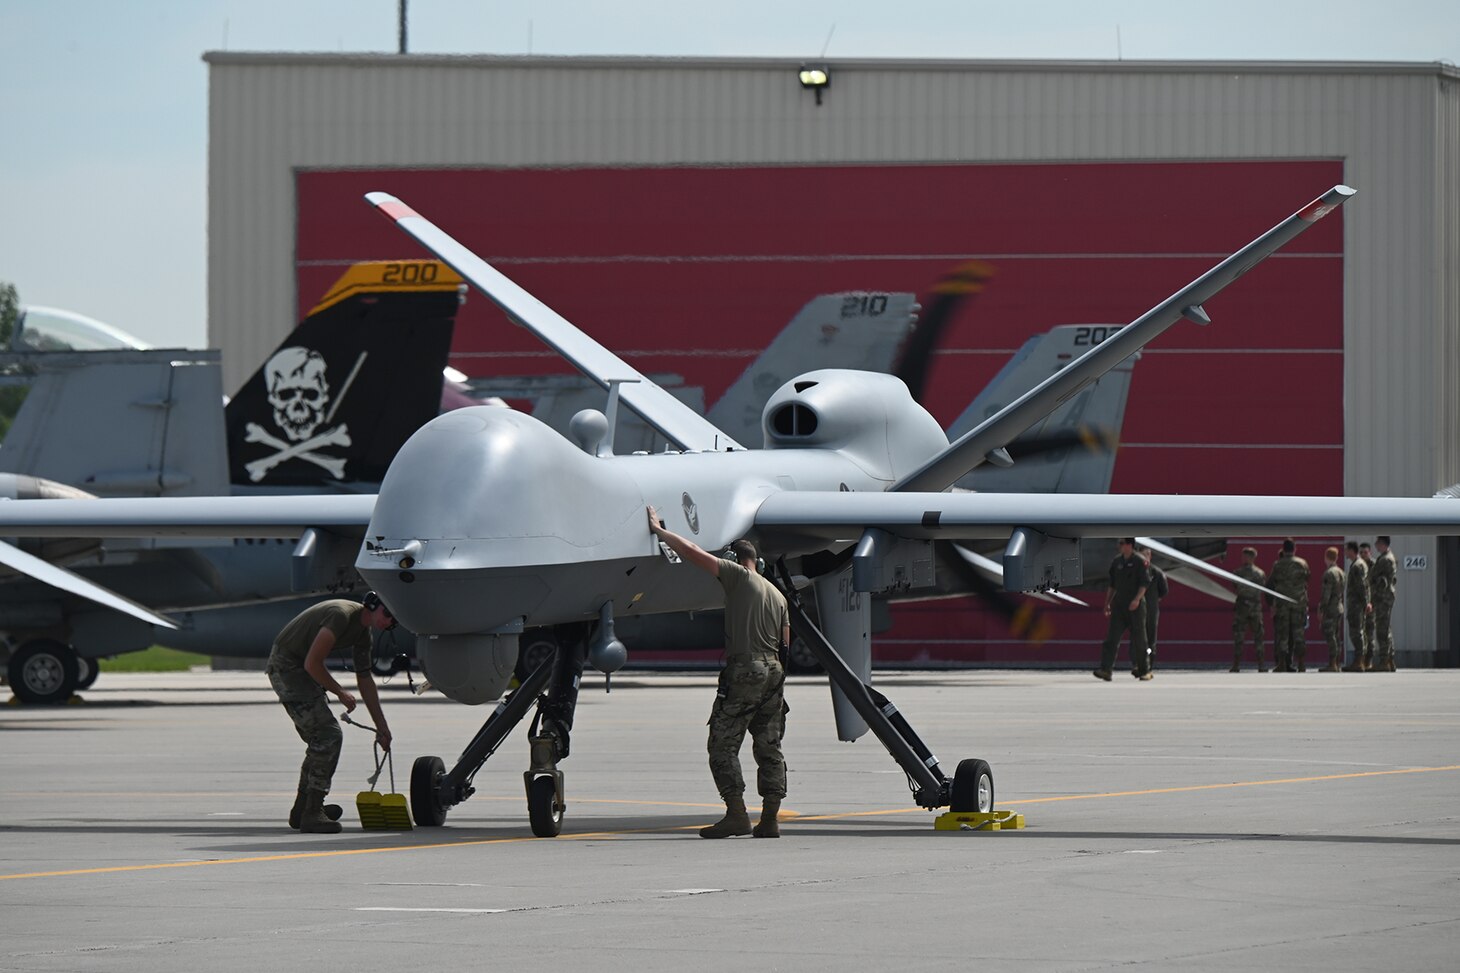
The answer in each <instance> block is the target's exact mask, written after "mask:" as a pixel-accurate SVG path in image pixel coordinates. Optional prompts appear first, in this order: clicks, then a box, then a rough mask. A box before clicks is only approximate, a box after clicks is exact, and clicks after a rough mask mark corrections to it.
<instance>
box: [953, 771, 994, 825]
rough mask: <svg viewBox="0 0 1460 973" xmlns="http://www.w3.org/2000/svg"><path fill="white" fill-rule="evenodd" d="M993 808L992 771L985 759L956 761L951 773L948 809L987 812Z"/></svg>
mask: <svg viewBox="0 0 1460 973" xmlns="http://www.w3.org/2000/svg"><path fill="white" fill-rule="evenodd" d="M993 809H994V772H993V770H992V769H990V768H989V765H988V762H987V761H985V760H978V759H969V760H960V761H959V762H958V770H957V771H955V772H954V774H953V801H952V806H951V808H950V810H953V811H961V812H964V813H968V812H972V811H977V812H980V813H982V814H988V813H989V812H990V811H992V810H993Z"/></svg>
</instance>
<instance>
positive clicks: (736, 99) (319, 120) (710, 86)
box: [206, 53, 1460, 661]
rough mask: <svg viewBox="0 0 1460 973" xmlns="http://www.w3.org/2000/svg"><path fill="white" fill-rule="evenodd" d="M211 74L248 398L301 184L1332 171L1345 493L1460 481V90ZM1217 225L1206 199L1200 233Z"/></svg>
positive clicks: (334, 63) (230, 279) (1357, 75)
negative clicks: (1300, 161)
mask: <svg viewBox="0 0 1460 973" xmlns="http://www.w3.org/2000/svg"><path fill="white" fill-rule="evenodd" d="M206 60H207V61H208V62H209V63H210V65H211V71H210V120H209V124H210V149H209V338H210V343H212V344H215V345H217V346H219V347H221V348H222V349H224V362H225V383H226V385H227V386H228V387H230V388H234V387H237V386H238V385H239V384H241V383H242V381H243V380H244V379H245V378H246V377H247V372H248V371H249V370H250V368H251V366H250V365H249V363H251V362H257V361H259V360H262V358H263V357H264V356H265V355H266V354H267V353H268V352H269V351H270V350H272V347H273V345H274V344H275V343H276V342H277V341H278V340H279V338H280V337H281V336H282V335H283V334H284V333H286V331H287V330H288V327H289V322H290V321H291V319H292V317H293V311H294V308H295V307H296V297H295V295H294V293H293V289H294V284H293V280H294V278H293V271H294V261H293V252H292V248H293V244H294V230H295V227H294V213H295V201H294V196H293V193H294V182H293V178H294V172H295V170H296V169H299V168H313V167H330V168H339V167H349V166H371V167H378V166H454V165H474V166H484V165H485V166H570V165H575V164H579V165H588V164H591V165H605V164H625V165H655V164H666V163H681V164H684V163H689V164H697V163H703V164H732V165H733V164H736V163H760V164H766V163H771V164H774V163H783V162H784V163H792V162H794V163H816V162H838V163H856V162H874V161H875V162H920V161H1042V160H1060V161H1075V160H1114V159H1142V160H1154V159H1233V158H1237V159H1254V158H1256V159H1260V158H1336V159H1341V160H1343V161H1344V163H1345V178H1346V180H1347V181H1348V182H1349V183H1350V184H1351V185H1353V186H1355V187H1357V188H1358V189H1359V190H1360V193H1361V195H1360V196H1359V197H1358V198H1357V199H1356V200H1355V202H1354V203H1353V204H1350V205H1349V206H1348V207H1346V210H1345V217H1344V219H1345V224H1344V225H1345V228H1346V233H1347V241H1346V252H1347V266H1346V273H1345V304H1346V317H1345V332H1344V346H1345V356H1344V362H1345V364H1344V374H1345V384H1346V395H1345V403H1344V426H1345V438H1346V450H1345V475H1344V479H1345V484H1346V489H1347V492H1348V493H1350V494H1356V495H1359V494H1391V493H1392V494H1408V495H1427V494H1429V493H1431V492H1433V491H1434V490H1435V489H1436V488H1438V487H1440V486H1444V485H1447V484H1450V483H1455V482H1457V481H1460V428H1457V427H1460V376H1457V374H1456V372H1457V368H1460V357H1457V356H1460V282H1457V277H1460V107H1457V104H1460V94H1457V83H1460V73H1457V72H1456V71H1455V69H1453V68H1441V67H1439V66H1436V65H1394V64H1374V65H1363V64H1263V63H1251V62H1246V63H1235V62H1234V63H1201V64H1198V63H1188V64H1179V63H1143V62H1076V63H1067V62H957V63H947V62H882V61H852V62H839V63H833V64H832V66H831V69H832V83H831V88H830V89H829V90H828V91H827V92H826V93H825V96H824V100H823V104H822V105H821V106H820V107H817V106H816V104H815V102H814V99H813V98H812V96H811V94H810V93H809V92H806V91H803V90H801V89H800V87H799V85H798V84H797V81H796V68H797V66H798V65H796V64H794V63H791V62H771V61H764V60H731V59H692V60H688V59H687V60H678V59H587V58H457V57H425V56H415V55H411V56H404V57H401V56H352V55H341V56H316V55H252V54H217V53H215V54H209V55H207V56H206ZM1317 188H1319V187H1315V191H1316V190H1317ZM1221 205H1222V203H1221V200H1220V199H1207V200H1201V199H1196V200H1193V201H1192V207H1191V218H1192V219H1193V220H1200V219H1201V217H1202V212H1203V208H1204V207H1220V206H1221ZM1293 382H1294V385H1295V386H1296V387H1297V388H1298V389H1301V387H1302V382H1303V376H1301V375H1295V376H1293ZM1395 549H1396V551H1397V552H1398V553H1400V554H1422V555H1426V556H1427V557H1428V558H1429V568H1428V569H1427V570H1412V571H1405V572H1402V573H1401V578H1400V580H1401V584H1402V592H1401V597H1400V603H1399V610H1398V612H1397V616H1396V629H1397V631H1398V632H1399V633H1400V637H1401V645H1400V648H1401V650H1402V651H1409V652H1422V653H1424V654H1425V657H1426V658H1428V653H1429V652H1431V651H1433V650H1434V649H1436V648H1438V646H1436V645H1435V640H1436V638H1437V628H1436V617H1437V607H1438V605H1437V601H1438V599H1437V592H1436V585H1437V581H1436V578H1437V575H1438V573H1439V572H1438V570H1437V564H1436V549H1435V545H1434V544H1433V543H1432V542H1429V541H1424V540H1420V539H1410V538H1398V537H1396V538H1395ZM1401 661H1403V660H1401Z"/></svg>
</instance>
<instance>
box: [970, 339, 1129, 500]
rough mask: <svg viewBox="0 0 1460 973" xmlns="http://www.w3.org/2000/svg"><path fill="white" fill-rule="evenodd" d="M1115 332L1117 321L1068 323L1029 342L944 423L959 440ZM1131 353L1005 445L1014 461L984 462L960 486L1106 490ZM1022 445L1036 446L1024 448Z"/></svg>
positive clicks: (1025, 490)
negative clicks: (1008, 463) (950, 422)
mask: <svg viewBox="0 0 1460 973" xmlns="http://www.w3.org/2000/svg"><path fill="white" fill-rule="evenodd" d="M1119 330H1120V325H1103V324H1093V325H1092V324H1067V325H1061V326H1060V327H1057V328H1051V329H1050V330H1049V331H1047V332H1045V333H1044V334H1040V335H1035V336H1034V337H1032V338H1030V339H1029V340H1028V341H1026V342H1025V343H1024V345H1023V347H1021V348H1020V349H1019V350H1018V351H1017V352H1015V354H1014V357H1012V358H1010V359H1009V361H1008V363H1007V364H1006V365H1005V366H1004V367H1003V368H1002V369H1001V370H1000V371H999V373H998V374H997V375H995V376H994V378H993V380H992V381H990V382H989V384H988V385H987V386H986V387H985V388H984V390H983V391H982V392H980V393H979V394H978V397H977V398H975V399H974V400H973V402H971V403H970V404H969V406H968V408H967V409H965V410H963V414H962V415H961V416H959V417H958V418H957V419H956V420H955V421H954V423H953V425H952V426H950V427H949V428H948V438H949V440H956V439H958V438H959V437H961V436H962V435H963V434H964V433H966V432H968V431H969V430H971V429H973V427H974V426H977V425H978V424H979V423H980V422H983V421H984V420H985V419H987V418H989V417H990V416H993V415H996V414H998V412H999V411H1000V410H1001V409H1003V408H1004V406H1005V405H1006V404H1008V403H1010V402H1012V401H1014V400H1015V399H1017V398H1018V397H1019V396H1021V395H1023V394H1024V393H1025V392H1027V391H1028V390H1029V389H1032V388H1033V387H1034V386H1036V385H1038V384H1039V383H1040V382H1042V381H1044V380H1045V379H1046V378H1048V377H1050V376H1051V375H1054V374H1055V373H1056V372H1058V371H1060V370H1061V369H1062V368H1064V367H1065V366H1066V365H1068V364H1070V362H1072V361H1074V360H1075V359H1076V358H1078V357H1079V356H1080V355H1082V354H1084V353H1085V352H1086V351H1089V350H1090V349H1091V348H1092V347H1094V346H1095V345H1098V344H1101V343H1102V342H1104V341H1105V339H1106V338H1108V337H1110V336H1112V335H1114V334H1115V333H1116V332H1117V331H1119ZM1140 357H1141V356H1140V353H1139V352H1137V353H1136V354H1134V355H1132V356H1131V357H1129V358H1127V359H1126V360H1125V361H1123V362H1121V363H1120V364H1119V365H1116V366H1115V367H1114V368H1112V369H1111V370H1110V371H1108V372H1106V373H1105V374H1104V375H1101V376H1100V377H1099V378H1097V379H1095V380H1094V381H1092V382H1091V383H1090V384H1089V385H1086V386H1085V387H1084V388H1083V389H1081V390H1080V391H1079V392H1078V393H1076V394H1075V395H1074V396H1073V397H1072V398H1071V399H1070V400H1069V401H1067V402H1066V403H1065V404H1064V405H1061V406H1060V407H1059V408H1057V409H1055V410H1054V411H1053V412H1051V413H1050V414H1049V415H1048V416H1046V417H1045V418H1044V419H1043V420H1041V421H1040V422H1037V423H1035V424H1034V425H1033V426H1030V427H1029V429H1027V430H1026V431H1025V432H1024V433H1023V434H1022V435H1020V436H1019V437H1018V438H1016V439H1015V440H1014V441H1012V442H1011V443H1009V445H1008V447H1007V450H1008V452H1009V455H1010V456H1011V458H1012V459H1013V460H1014V461H1015V462H1014V465H1013V466H995V465H993V464H992V463H987V464H984V465H982V466H980V467H978V468H977V469H976V470H974V471H973V472H972V473H970V474H968V475H967V476H965V477H963V478H962V479H960V480H959V481H958V484H957V485H958V486H960V487H963V488H965V489H969V490H979V491H982V492H984V493H1109V492H1110V483H1111V480H1112V479H1113V477H1114V475H1115V450H1114V449H1113V448H1111V446H1112V445H1113V443H1114V441H1115V440H1116V439H1117V438H1118V437H1119V434H1120V428H1121V425H1122V423H1124V421H1125V406H1126V401H1127V400H1128V399H1129V397H1130V382H1131V371H1132V369H1133V368H1134V367H1135V363H1136V362H1137V361H1138V360H1139V359H1140ZM1025 442H1028V443H1031V444H1033V443H1037V444H1039V448H1038V449H1037V450H1035V451H1027V452H1028V455H1021V453H1023V452H1026V451H1025V450H1022V449H1021V445H1022V444H1023V443H1025Z"/></svg>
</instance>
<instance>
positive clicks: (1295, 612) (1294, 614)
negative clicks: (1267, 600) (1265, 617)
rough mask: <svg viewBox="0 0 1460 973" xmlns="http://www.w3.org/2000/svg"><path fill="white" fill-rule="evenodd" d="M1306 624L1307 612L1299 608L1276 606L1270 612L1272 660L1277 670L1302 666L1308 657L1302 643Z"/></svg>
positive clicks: (1306, 648) (1306, 649)
mask: <svg viewBox="0 0 1460 973" xmlns="http://www.w3.org/2000/svg"><path fill="white" fill-rule="evenodd" d="M1307 623H1308V612H1307V611H1306V610H1305V609H1303V608H1302V607H1301V606H1300V607H1298V608H1293V607H1291V606H1289V605H1277V606H1276V607H1274V608H1273V610H1272V642H1273V649H1272V654H1273V660H1274V661H1275V662H1276V663H1277V666H1278V668H1279V669H1282V668H1284V667H1287V668H1292V667H1293V666H1295V665H1299V664H1302V663H1303V662H1304V661H1305V660H1306V659H1307V656H1308V645H1307V643H1306V642H1304V641H1303V629H1304V627H1305V626H1306V625H1307Z"/></svg>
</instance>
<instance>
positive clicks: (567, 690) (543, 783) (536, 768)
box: [411, 638, 587, 838]
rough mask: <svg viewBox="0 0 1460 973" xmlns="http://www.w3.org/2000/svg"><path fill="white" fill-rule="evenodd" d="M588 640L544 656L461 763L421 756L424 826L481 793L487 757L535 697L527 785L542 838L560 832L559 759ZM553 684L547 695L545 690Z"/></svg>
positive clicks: (414, 801) (415, 812)
mask: <svg viewBox="0 0 1460 973" xmlns="http://www.w3.org/2000/svg"><path fill="white" fill-rule="evenodd" d="M586 659H587V646H586V645H585V643H584V640H583V639H582V638H576V639H573V640H572V642H571V646H562V644H561V643H560V648H559V649H558V651H557V652H556V653H555V654H554V655H553V657H552V658H549V659H546V660H544V661H543V662H542V663H541V664H540V665H539V666H538V667H537V668H536V669H534V670H533V672H532V674H531V675H529V676H528V677H527V679H526V680H525V681H524V682H523V683H522V685H521V686H519V687H518V689H517V691H516V692H514V693H512V694H510V695H509V696H507V697H506V698H504V699H503V700H502V702H501V703H499V704H498V705H497V708H496V709H495V710H493V711H492V715H491V716H489V717H488V718H487V721H486V722H485V723H483V724H482V728H481V729H480V730H478V731H477V735H476V736H475V737H473V738H472V741H471V743H469V744H467V748H466V749H465V750H463V751H462V754H461V757H460V758H459V759H458V760H457V761H456V766H454V767H452V768H451V770H449V771H448V770H446V769H445V764H444V763H443V762H442V760H441V758H440V757H431V756H427V757H418V758H416V762H415V765H414V766H413V767H412V768H411V815H412V817H414V818H415V821H416V824H418V825H421V826H422V827H437V826H440V825H442V824H445V823H446V812H447V811H448V810H449V809H450V808H452V807H455V806H456V805H457V804H460V803H461V802H462V801H464V800H466V799H467V798H468V797H471V796H472V794H474V793H476V788H475V787H473V786H472V779H473V778H474V777H475V776H476V773H477V771H479V770H481V768H482V765H483V764H485V763H486V762H487V758H488V757H490V756H491V755H492V754H493V753H495V752H496V750H497V747H498V746H500V745H501V743H502V741H503V740H504V739H506V737H507V734H509V733H511V732H512V730H513V729H514V728H515V727H516V726H517V724H518V723H520V722H522V719H523V717H525V716H526V715H527V711H528V709H529V708H531V706H532V704H533V703H537V716H536V717H535V718H534V719H533V721H532V729H531V730H530V732H529V734H528V739H529V742H530V746H531V751H530V752H531V759H530V763H529V765H528V766H529V769H528V770H527V772H526V773H525V774H523V778H524V785H525V787H526V790H527V816H528V820H529V821H530V822H531V824H532V833H533V834H534V835H536V836H537V837H539V838H552V837H556V836H557V835H558V833H559V832H560V831H561V830H562V826H563V812H564V811H565V810H566V809H567V802H566V801H565V800H564V798H563V772H562V771H560V770H558V761H560V760H562V759H563V758H564V757H566V756H567V755H568V745H569V735H570V733H571V731H572V729H573V714H574V711H575V710H576V709H577V705H578V684H579V681H580V680H581V679H582V677H583V665H584V662H585V660H586ZM545 687H547V693H546V695H543V690H544V688H545Z"/></svg>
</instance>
